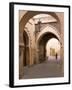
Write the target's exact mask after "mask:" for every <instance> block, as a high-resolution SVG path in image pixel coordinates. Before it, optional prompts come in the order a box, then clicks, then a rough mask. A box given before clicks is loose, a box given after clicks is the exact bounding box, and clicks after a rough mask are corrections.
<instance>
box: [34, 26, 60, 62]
mask: <svg viewBox="0 0 72 90" xmlns="http://www.w3.org/2000/svg"><path fill="white" fill-rule="evenodd" d="M55 29H56V28H54V27H51V26H47V27H46V28H45V29H44V30H42V31H41V32H40V34H39V35H38V37H37V40H36V43H37V60H38V61H37V62H38V63H39V62H42V61H44V60H45V58H46V43H47V42H48V41H49V40H50V39H51V38H56V39H57V40H58V41H59V42H61V41H60V40H61V39H60V34H59V33H58V32H57V30H55Z"/></svg>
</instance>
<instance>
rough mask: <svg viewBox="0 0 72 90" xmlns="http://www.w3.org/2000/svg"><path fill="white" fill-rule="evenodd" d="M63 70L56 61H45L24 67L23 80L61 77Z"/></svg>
mask: <svg viewBox="0 0 72 90" xmlns="http://www.w3.org/2000/svg"><path fill="white" fill-rule="evenodd" d="M63 76H64V74H63V68H62V67H61V65H60V64H59V63H57V61H45V62H43V63H40V64H36V65H33V66H30V67H28V66H27V67H24V76H23V79H32V78H52V77H63Z"/></svg>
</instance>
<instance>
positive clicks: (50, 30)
mask: <svg viewBox="0 0 72 90" xmlns="http://www.w3.org/2000/svg"><path fill="white" fill-rule="evenodd" d="M46 33H52V34H54V35H55V36H56V37H57V39H58V40H59V41H60V34H59V33H58V32H57V30H56V28H55V27H53V26H51V25H47V26H46V27H45V28H44V29H43V30H42V31H41V32H40V34H39V35H38V37H37V40H36V42H37V45H38V43H39V41H40V39H41V38H42V37H43V35H45V34H46Z"/></svg>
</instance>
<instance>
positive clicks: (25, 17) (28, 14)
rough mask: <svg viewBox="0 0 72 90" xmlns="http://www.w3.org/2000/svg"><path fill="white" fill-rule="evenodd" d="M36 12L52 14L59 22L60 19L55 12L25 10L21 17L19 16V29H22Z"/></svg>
mask: <svg viewBox="0 0 72 90" xmlns="http://www.w3.org/2000/svg"><path fill="white" fill-rule="evenodd" d="M38 14H48V15H51V16H53V17H54V18H55V19H56V20H57V21H58V22H59V24H60V20H59V18H58V16H57V15H56V13H55V12H43V11H28V12H26V13H25V14H24V15H23V17H22V18H21V20H20V24H19V25H20V30H21V31H22V30H23V29H24V27H25V25H26V23H27V22H28V21H29V19H30V18H32V17H33V16H35V15H38Z"/></svg>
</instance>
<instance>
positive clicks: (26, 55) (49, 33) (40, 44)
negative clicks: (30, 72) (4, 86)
mask: <svg viewBox="0 0 72 90" xmlns="http://www.w3.org/2000/svg"><path fill="white" fill-rule="evenodd" d="M38 14H47V15H51V16H52V17H53V18H55V19H56V22H50V23H46V25H45V23H42V25H41V26H44V27H43V28H41V29H42V31H40V32H38V33H37V35H35V31H36V30H37V28H36V25H35V22H34V20H33V17H34V16H36V15H38ZM30 19H32V22H29V20H30ZM37 24H38V23H37ZM48 25H50V26H48ZM19 28H20V29H19V31H20V32H19V40H20V43H23V44H24V45H23V48H22V50H23V59H20V67H21V68H22V69H24V67H25V66H27V65H30V66H31V65H34V64H37V63H40V62H43V61H45V60H46V44H47V42H48V41H49V40H50V39H52V38H55V39H57V40H58V41H59V42H60V43H61V32H60V30H61V23H60V20H59V18H58V16H57V14H56V13H55V12H41V11H27V12H26V13H25V14H24V15H23V17H22V18H21V19H20V22H19ZM25 28H27V30H28V31H27V32H28V33H29V36H30V38H29V36H28V34H27V32H26V31H25V30H24V29H25ZM34 30H35V31H34ZM29 45H30V46H29ZM21 60H23V61H21ZM34 62H35V63H34ZM22 64H23V66H22ZM24 70H25V69H24ZM24 70H23V71H21V70H20V71H21V72H23V73H24ZM21 72H20V74H21ZM23 75H24V74H22V76H23ZM22 76H21V78H22Z"/></svg>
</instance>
